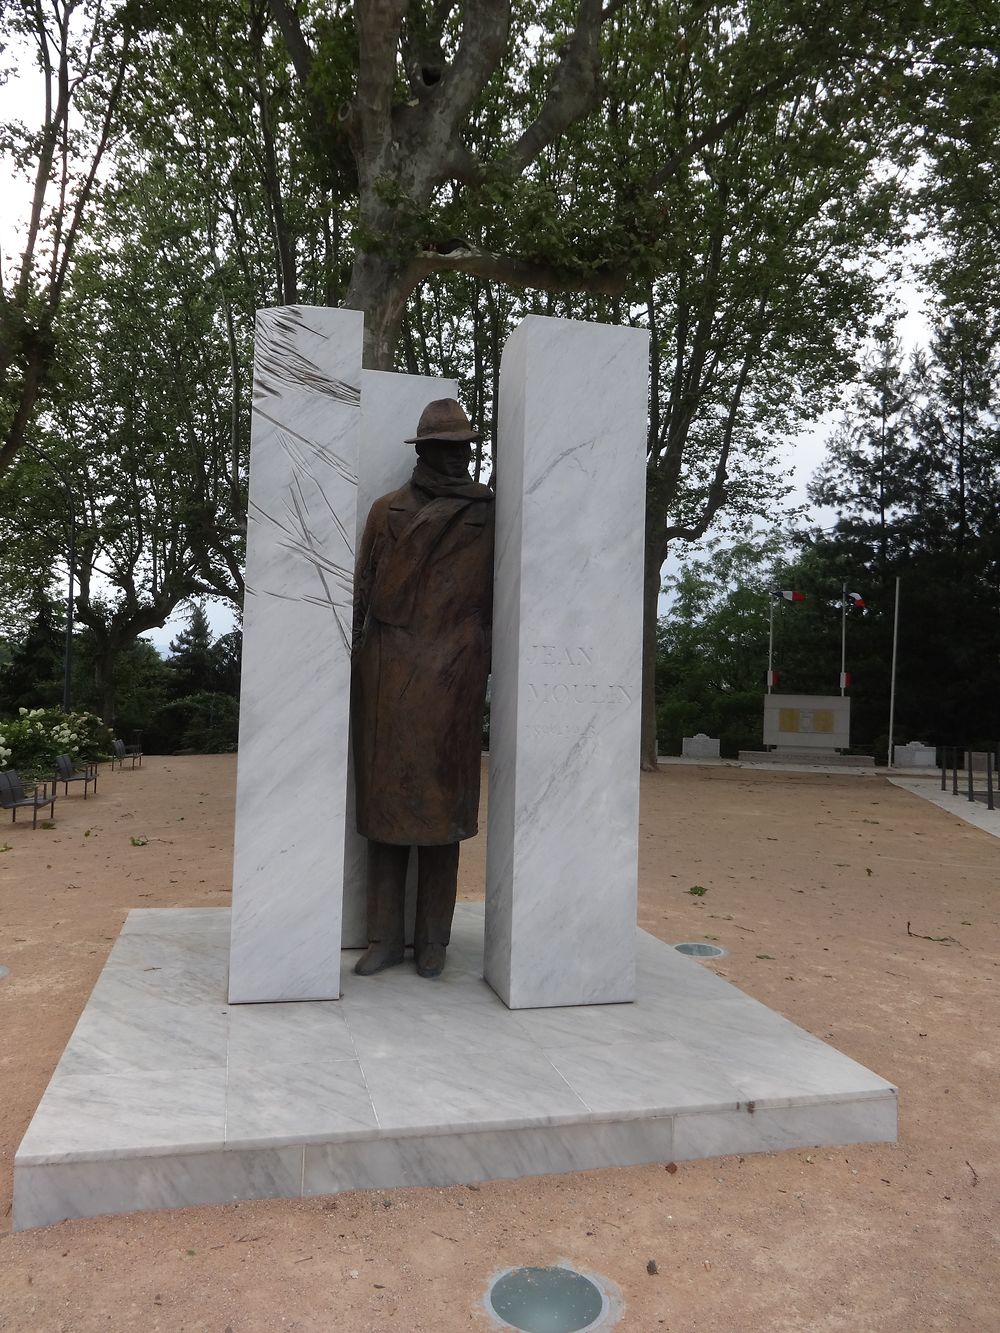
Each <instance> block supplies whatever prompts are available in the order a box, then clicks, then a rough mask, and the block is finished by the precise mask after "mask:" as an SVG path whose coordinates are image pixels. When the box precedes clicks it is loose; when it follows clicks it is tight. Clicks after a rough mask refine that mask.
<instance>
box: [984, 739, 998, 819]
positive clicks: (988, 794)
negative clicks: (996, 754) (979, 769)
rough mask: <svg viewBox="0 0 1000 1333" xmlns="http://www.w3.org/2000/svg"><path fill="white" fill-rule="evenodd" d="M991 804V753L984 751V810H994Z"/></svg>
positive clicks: (990, 751)
mask: <svg viewBox="0 0 1000 1333" xmlns="http://www.w3.org/2000/svg"><path fill="white" fill-rule="evenodd" d="M995 808H996V807H995V806H994V804H993V751H992V750H987V751H986V809H987V810H994V809H995Z"/></svg>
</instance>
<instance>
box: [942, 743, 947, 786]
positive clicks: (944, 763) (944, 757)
mask: <svg viewBox="0 0 1000 1333" xmlns="http://www.w3.org/2000/svg"><path fill="white" fill-rule="evenodd" d="M947 784H948V750H947V748H946V747H945V746H943V745H942V746H941V790H942V791H944V789H945V787H946V786H947Z"/></svg>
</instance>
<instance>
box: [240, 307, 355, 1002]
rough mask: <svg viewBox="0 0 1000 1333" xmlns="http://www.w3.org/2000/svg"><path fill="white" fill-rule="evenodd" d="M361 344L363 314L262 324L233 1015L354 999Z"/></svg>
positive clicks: (290, 317)
mask: <svg viewBox="0 0 1000 1333" xmlns="http://www.w3.org/2000/svg"><path fill="white" fill-rule="evenodd" d="M362 328H363V316H362V315H361V313H360V311H354V310H332V309H326V308H321V307H313V306H284V307H279V308H276V309H273V310H261V311H259V312H258V315H257V327H256V339H255V345H254V379H253V417H252V427H251V442H250V495H249V509H248V527H247V570H246V599H245V603H244V617H243V671H242V683H241V690H240V747H239V761H238V769H237V791H236V837H235V856H234V870H233V922H232V946H231V955H230V980H229V999H230V1001H231V1002H233V1003H242V1002H248V1001H267V1000H320V999H326V1000H335V999H336V998H337V997H338V995H339V992H340V978H339V956H340V942H341V903H342V897H343V882H342V881H343V857H342V854H341V853H342V849H343V846H344V834H345V828H346V820H347V756H348V713H347V710H346V708H345V707H344V706H343V701H345V700H346V699H347V698H348V697H349V693H350V670H351V657H350V641H351V619H352V601H353V587H354V526H355V515H356V511H357V469H358V448H359V442H360V436H361V344H362ZM331 700H333V701H335V703H334V705H333V706H331V704H330V701H331ZM331 849H333V850H332V851H331Z"/></svg>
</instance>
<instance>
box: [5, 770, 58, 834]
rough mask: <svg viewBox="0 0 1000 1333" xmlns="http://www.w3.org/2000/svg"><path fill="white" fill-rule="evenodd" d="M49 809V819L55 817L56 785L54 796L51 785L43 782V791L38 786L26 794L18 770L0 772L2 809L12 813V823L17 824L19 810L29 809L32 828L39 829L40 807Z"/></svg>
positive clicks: (53, 789)
mask: <svg viewBox="0 0 1000 1333" xmlns="http://www.w3.org/2000/svg"><path fill="white" fill-rule="evenodd" d="M46 805H47V806H48V807H49V818H50V819H51V818H52V817H53V816H54V815H55V806H56V789H55V783H53V784H52V795H51V796H50V795H49V784H48V783H47V782H43V783H42V786H41V791H39V789H38V784H37V783H36V784H35V789H34V791H32V792H30V793H29V792H25V790H24V783H23V782H22V781H21V775H20V774H19V773H18V771H17V769H16V768H8V769H5V770H4V771H3V772H0V809H4V810H9V811H10V812H11V816H10V821H11V823H12V824H13V823H16V822H17V812H18V810H22V809H28V810H30V811H31V827H32V828H37V827H38V811H39V808H40V807H43V806H46Z"/></svg>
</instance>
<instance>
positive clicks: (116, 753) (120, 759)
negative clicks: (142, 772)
mask: <svg viewBox="0 0 1000 1333" xmlns="http://www.w3.org/2000/svg"><path fill="white" fill-rule="evenodd" d="M126 759H131V760H132V767H133V768H135V761H136V760H137V759H138V761H139V767H140V768H142V746H141V745H126V744H125V742H124V741H122V740H117V739H116V740H113V741H112V742H111V771H112V773H113V772H114V771H115V764H117V765H118V767H119V768H121V766H122V764H124V762H125V760H126Z"/></svg>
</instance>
